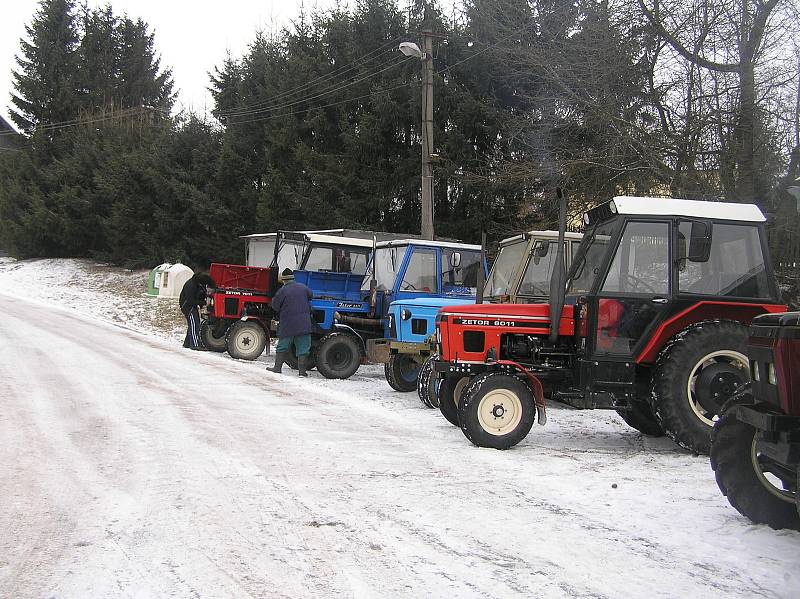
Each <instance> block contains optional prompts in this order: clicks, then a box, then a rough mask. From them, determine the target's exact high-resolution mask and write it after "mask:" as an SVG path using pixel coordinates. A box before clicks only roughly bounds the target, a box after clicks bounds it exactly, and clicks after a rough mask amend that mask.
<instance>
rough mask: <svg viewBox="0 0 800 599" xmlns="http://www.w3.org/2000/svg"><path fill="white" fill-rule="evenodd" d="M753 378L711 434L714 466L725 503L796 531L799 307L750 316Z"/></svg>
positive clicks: (799, 522)
mask: <svg viewBox="0 0 800 599" xmlns="http://www.w3.org/2000/svg"><path fill="white" fill-rule="evenodd" d="M747 355H748V356H749V358H750V373H751V376H752V382H751V383H750V384H748V385H745V386H743V387H742V388H741V389H740V390H739V391H737V392H736V394H735V395H734V396H733V397H732V398H731V399H730V400H729V401H728V403H727V405H726V406H725V408H724V410H723V413H722V416H720V418H719V420H718V421H717V422H716V424H714V431H713V433H712V435H711V439H712V443H711V467H712V468H713V469H714V472H715V474H716V477H717V484H718V485H719V488H720V490H721V491H722V494H723V495H726V496H727V497H728V501H729V502H730V504H731V505H732V506H733V507H735V508H736V509H737V510H739V512H741V513H742V514H743V515H745V516H747V517H748V518H750V519H751V520H752V521H753V522H756V523H758V524H768V525H769V526H771V527H772V528H791V529H795V530H800V494H798V492H797V491H798V488H797V487H798V482H800V312H789V313H787V314H768V315H764V316H759V317H757V318H755V319H753V324H752V326H751V327H750V341H749V343H748V346H747Z"/></svg>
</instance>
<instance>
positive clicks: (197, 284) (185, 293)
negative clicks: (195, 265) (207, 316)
mask: <svg viewBox="0 0 800 599" xmlns="http://www.w3.org/2000/svg"><path fill="white" fill-rule="evenodd" d="M206 286H209V287H214V280H213V279H212V278H211V277H210V276H209V275H208V273H204V272H198V273H195V274H193V275H192V278H191V279H189V280H188V281H186V283H184V285H183V289H181V295H180V297H179V298H178V303H179V304H180V307H181V312H183V315H184V316H185V317H186V324H187V325H188V329H187V331H186V339H184V341H183V347H188V348H190V349H194V350H202V349H205V348H204V347H203V343H202V342H201V341H200V310H199V306H202V305H203V304H204V303H205V301H206V293H207V291H206Z"/></svg>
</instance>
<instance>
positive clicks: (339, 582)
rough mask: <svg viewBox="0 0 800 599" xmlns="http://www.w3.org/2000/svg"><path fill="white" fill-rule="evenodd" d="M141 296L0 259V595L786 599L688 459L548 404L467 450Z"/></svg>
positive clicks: (596, 414) (131, 289)
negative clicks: (247, 352)
mask: <svg viewBox="0 0 800 599" xmlns="http://www.w3.org/2000/svg"><path fill="white" fill-rule="evenodd" d="M145 278H146V273H144V272H137V273H126V272H123V271H120V270H118V269H111V268H107V267H103V266H97V265H92V264H89V263H80V262H75V261H66V260H42V261H31V262H15V261H13V260H10V259H0V310H2V313H3V315H4V316H3V318H2V319H0V341H1V342H0V377H2V381H3V384H2V385H1V386H0V402H2V410H0V498H2V501H0V597H2V598H6V597H8V598H12V597H13V598H16V597H332V596H338V597H359V598H360V597H387V598H389V597H390V598H395V597H481V598H483V597H497V598H508V597H543V598H550V597H553V598H555V597H593V598H600V597H608V598H617V597H632V598H634V597H636V598H638V597H682V598H686V597H725V598H729V597H748V598H749V597H786V598H796V597H798V596H800V551H798V550H800V533H794V532H776V531H773V530H771V529H769V528H767V527H764V526H754V525H751V524H749V522H748V521H747V520H745V519H744V518H743V517H741V516H740V515H739V514H738V513H737V512H736V511H734V510H733V509H732V508H731V507H730V506H729V505H728V503H727V501H726V500H725V498H724V497H723V496H722V495H721V494H720V493H719V491H718V489H717V487H716V484H715V483H714V477H713V475H712V473H711V470H710V468H709V466H708V461H707V459H706V458H704V457H694V456H692V455H690V454H687V453H685V452H683V451H681V450H679V449H677V448H676V447H675V446H674V445H673V444H672V443H671V442H669V441H666V440H653V439H648V438H643V437H642V436H641V435H639V434H638V433H637V432H636V431H633V430H631V429H629V428H627V427H626V425H625V424H624V423H622V421H621V420H619V419H618V418H617V416H616V415H615V414H611V413H608V412H604V411H593V412H580V411H574V410H570V409H566V408H560V407H558V406H552V407H551V409H550V411H549V417H550V418H549V422H548V424H547V425H546V426H545V427H538V426H536V427H535V428H534V430H533V431H532V433H531V435H530V436H529V437H528V438H527V439H526V440H525V441H523V443H521V444H520V445H519V446H517V447H516V448H515V449H513V450H510V451H506V452H498V451H493V450H486V449H477V448H475V447H473V446H471V445H470V444H469V443H468V442H467V440H466V439H465V438H464V436H463V435H462V434H461V432H460V431H458V430H457V429H455V428H454V427H452V426H450V425H449V424H447V422H446V421H445V420H444V419H443V418H442V417H441V416H440V415H439V413H438V412H437V411H433V410H427V409H425V408H424V407H423V406H422V404H421V403H420V402H419V400H418V399H417V398H416V395H415V394H401V393H397V392H394V391H392V390H391V389H390V388H389V387H388V385H387V384H386V383H385V382H384V380H383V375H382V371H381V369H380V368H377V367H367V368H362V370H361V371H359V373H358V374H357V375H356V376H355V377H354V378H353V379H351V380H349V381H327V380H324V379H321V378H319V375H318V374H317V373H313V374H312V377H311V378H310V379H308V380H300V379H298V378H296V377H294V376H291V375H283V376H278V375H273V374H270V373H267V372H265V370H264V366H265V362H266V361H267V358H266V357H262V358H261V359H260V360H259V361H257V362H240V361H235V360H232V359H230V358H229V357H227V355H220V354H212V353H197V352H190V351H188V350H184V349H182V348H181V347H180V340H181V336H182V329H181V327H182V320H181V317H180V314H179V313H178V311H177V308H176V306H175V302H172V301H164V300H157V299H152V298H147V297H144V296H143V293H144V282H145ZM137 331H142V332H137ZM614 485H615V486H614Z"/></svg>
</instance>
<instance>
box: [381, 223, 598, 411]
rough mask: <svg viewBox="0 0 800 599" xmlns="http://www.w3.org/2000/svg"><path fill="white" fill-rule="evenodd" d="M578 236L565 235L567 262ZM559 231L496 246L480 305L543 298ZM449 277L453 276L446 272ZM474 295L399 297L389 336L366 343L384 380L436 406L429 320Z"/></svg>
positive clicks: (392, 308) (535, 233) (517, 237)
mask: <svg viewBox="0 0 800 599" xmlns="http://www.w3.org/2000/svg"><path fill="white" fill-rule="evenodd" d="M582 237H583V236H582V235H581V234H580V233H567V234H566V242H565V248H564V257H565V260H566V263H567V264H570V262H571V259H572V253H573V250H574V248H577V246H578V244H580V241H581V238H582ZM557 244H558V231H529V232H527V233H522V234H520V235H515V236H514V237H509V238H508V239H504V240H502V241H501V242H500V244H499V248H498V253H497V258H496V259H495V261H494V264H493V266H492V270H491V273H490V274H489V278H488V279H487V280H486V284H485V286H484V291H483V295H482V298H481V301H484V302H491V303H535V302H544V301H547V299H548V293H549V288H550V277H551V275H552V273H553V267H554V265H555V256H556V254H557ZM448 276H455V273H449V274H448ZM474 300H475V296H470V297H467V298H465V297H462V298H460V299H454V298H451V297H441V298H430V297H425V298H415V299H410V300H405V299H398V300H396V301H394V302H393V303H392V304H391V306H390V307H389V316H388V318H389V335H388V337H386V338H384V339H373V340H370V341H369V342H368V343H367V348H368V357H369V359H370V361H372V362H379V363H380V362H382V363H383V364H384V365H385V366H384V373H385V376H386V381H387V382H388V383H389V385H390V386H391V387H392V388H393V389H395V390H397V391H403V392H409V391H414V390H415V389H416V390H417V391H418V392H419V393H420V399H422V401H423V403H425V404H426V405H429V406H430V407H436V405H434V404H436V403H437V400H436V395H435V391H434V390H433V389H432V388H430V385H429V384H428V383H429V382H432V379H431V378H430V372H429V371H428V369H426V368H424V366H425V364H426V362H427V359H428V358H429V357H430V356H431V354H432V353H433V351H434V347H435V340H434V339H433V338H432V336H431V334H432V333H433V332H434V321H435V319H436V314H437V312H438V311H439V309H440V308H442V307H444V306H451V305H456V304H464V303H469V302H471V301H474Z"/></svg>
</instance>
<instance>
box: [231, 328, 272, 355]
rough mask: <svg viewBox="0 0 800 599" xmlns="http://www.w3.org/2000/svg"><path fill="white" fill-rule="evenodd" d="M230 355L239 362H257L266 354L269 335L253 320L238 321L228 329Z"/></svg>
mask: <svg viewBox="0 0 800 599" xmlns="http://www.w3.org/2000/svg"><path fill="white" fill-rule="evenodd" d="M226 341H227V345H228V354H230V356H231V357H232V358H236V359H238V360H255V359H256V358H258V356H260V355H261V354H262V353H263V352H264V348H265V347H266V345H267V333H266V332H265V331H264V328H263V327H262V326H261V325H260V324H258V323H257V322H254V321H252V320H245V321H242V320H237V321H236V322H235V323H233V324H232V325H231V327H230V329H228V336H227V337H226Z"/></svg>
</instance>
